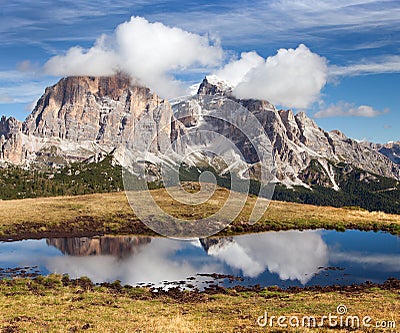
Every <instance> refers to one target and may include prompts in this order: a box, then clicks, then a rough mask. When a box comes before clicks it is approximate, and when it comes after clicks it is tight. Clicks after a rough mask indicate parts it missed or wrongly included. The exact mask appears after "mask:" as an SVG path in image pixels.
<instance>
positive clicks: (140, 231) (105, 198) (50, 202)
mask: <svg viewBox="0 0 400 333" xmlns="http://www.w3.org/2000/svg"><path fill="white" fill-rule="evenodd" d="M151 194H152V195H153V197H154V198H155V199H157V200H158V201H159V202H158V203H159V205H160V207H161V208H162V209H164V210H165V211H167V212H168V213H169V214H171V215H174V216H177V217H183V218H187V216H189V215H190V218H191V219H193V220H195V219H199V218H203V217H205V216H209V214H212V213H213V212H215V211H216V209H217V208H218V207H217V206H213V205H212V204H205V205H201V207H194V208H191V211H190V212H188V211H187V210H188V208H187V207H184V206H182V205H181V206H180V205H179V204H176V203H175V202H173V201H172V200H171V199H170V198H169V197H168V196H166V193H165V190H163V189H157V190H152V191H151ZM228 195H229V191H228V190H226V189H218V190H217V191H216V194H215V197H213V200H212V202H217V203H223V202H224V200H225V199H226V197H227V196H228ZM255 200H256V198H254V197H251V196H249V197H247V201H246V204H245V207H244V209H243V210H242V212H241V213H240V214H239V216H238V217H237V218H236V220H235V221H234V222H233V223H231V224H230V225H228V226H227V227H226V228H225V229H223V230H222V231H220V232H219V233H217V234H215V235H214V236H216V237H218V236H233V235H240V234H246V233H258V232H266V231H281V230H311V229H327V230H337V231H345V230H348V229H355V230H360V231H383V232H388V233H391V234H393V235H400V215H394V214H386V213H382V212H368V211H366V210H363V209H359V208H357V207H344V208H334V207H329V206H313V205H308V204H298V203H292V202H281V201H270V202H269V206H268V209H267V210H266V212H265V213H264V215H263V216H262V218H261V219H260V220H259V221H258V222H257V223H255V224H253V225H250V224H248V223H247V222H246V221H247V220H248V217H249V216H250V214H251V210H252V205H254V203H255ZM189 213H190V214H189ZM207 214H208V215H207ZM99 235H137V236H158V234H156V233H155V232H154V231H152V230H150V229H149V228H148V227H147V226H146V225H144V224H143V223H142V222H141V221H140V220H139V219H138V218H137V217H136V215H135V214H134V212H133V210H132V209H131V207H130V206H129V204H128V202H127V199H126V196H125V193H124V192H113V193H102V194H88V195H80V196H68V197H48V198H36V199H20V200H9V201H0V241H12V240H22V239H39V238H50V237H51V238H60V237H93V236H99Z"/></svg>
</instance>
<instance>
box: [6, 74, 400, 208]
mask: <svg viewBox="0 0 400 333" xmlns="http://www.w3.org/2000/svg"><path fill="white" fill-rule="evenodd" d="M231 91H232V89H231V87H230V85H229V84H227V83H225V82H223V81H221V80H219V79H218V78H217V77H213V76H211V77H206V78H205V79H204V80H203V81H202V83H201V84H200V86H199V88H198V95H197V97H196V98H193V99H191V100H187V99H183V100H179V99H177V100H175V101H173V102H171V103H170V102H168V101H165V100H163V99H161V98H159V97H158V96H157V95H156V94H155V93H152V92H151V91H150V90H149V89H148V88H145V87H141V86H138V85H135V84H132V82H131V80H130V79H129V78H128V77H127V76H125V75H123V74H118V75H115V76H111V77H85V76H80V77H67V78H63V79H61V80H60V81H59V82H58V83H56V84H55V85H53V86H51V87H48V88H47V89H46V90H45V93H44V94H43V96H42V97H41V98H40V99H39V101H38V102H37V104H36V107H35V108H34V110H33V111H32V113H31V114H30V115H29V116H28V117H27V119H26V120H25V121H24V122H20V121H18V120H16V119H14V118H12V117H10V118H8V119H7V118H5V117H2V118H1V120H0V165H3V166H7V165H12V166H19V167H21V168H23V169H27V170H42V171H43V172H47V174H46V176H45V177H44V178H45V179H44V180H43V184H47V183H48V181H47V178H52V177H53V176H52V174H51V173H54V170H61V171H57V172H56V175H55V176H54V178H53V179H55V180H56V179H59V181H60V183H59V184H58V183H57V184H58V185H60V187H62V184H63V183H64V184H65V182H66V178H68V177H69V176H68V175H72V176H71V177H75V178H76V173H78V174H79V173H80V172H82V171H83V170H84V169H85V168H82V167H80V166H79V165H80V164H82V163H83V164H85V165H92V164H96V163H98V162H100V161H103V160H104V158H105V157H107V156H109V157H111V158H110V159H109V160H110V163H111V165H110V167H113V166H115V165H124V163H126V160H125V157H126V154H124V152H125V149H126V148H128V150H129V152H131V155H129V158H130V159H131V161H134V160H136V161H137V160H140V159H143V152H144V151H148V153H149V154H148V155H147V159H148V163H147V168H149V170H150V172H149V174H151V177H150V178H149V180H153V181H154V180H157V179H158V178H159V175H160V173H159V171H160V170H159V164H160V163H161V161H166V162H167V163H169V164H174V163H175V164H182V163H183V165H184V166H185V168H187V170H188V171H189V172H188V174H189V176H188V178H190V177H191V176H193V175H194V176H196V172H197V171H196V172H194V174H193V172H192V171H193V170H199V169H211V170H214V171H215V172H216V173H217V174H218V175H219V176H220V178H219V179H220V180H221V182H222V183H223V184H224V182H225V183H226V180H224V177H226V173H227V170H229V171H231V172H233V173H234V174H237V175H239V176H240V177H250V178H253V179H255V180H257V177H258V174H257V170H258V169H259V165H260V160H259V159H258V156H257V154H256V151H255V149H254V147H252V145H251V144H250V143H249V140H248V139H247V138H246V137H245V136H244V135H243V134H242V133H241V132H240V131H238V130H237V129H236V128H235V126H233V125H232V124H230V123H229V122H226V121H221V120H220V119H219V120H218V119H217V118H218V116H219V115H223V114H224V112H225V114H226V113H227V112H229V111H230V110H231V109H232V108H236V107H237V106H239V107H241V108H244V109H245V110H247V111H248V112H247V114H246V113H240V112H239V113H237V114H236V113H235V114H234V116H235V117H236V118H235V119H234V120H235V122H237V123H239V124H249V122H251V117H250V116H255V117H256V119H257V120H258V122H259V123H260V124H261V125H262V127H263V129H264V131H265V133H266V136H267V137H268V139H269V142H267V141H268V140H267V141H265V140H264V141H263V142H261V143H260V146H262V147H263V148H264V149H265V150H266V151H268V152H269V153H270V154H271V157H272V158H273V160H274V164H275V170H274V176H275V178H274V181H275V182H276V183H278V184H282V185H284V186H283V187H280V188H278V189H279V191H280V192H279V191H278V192H279V193H278V194H277V195H278V196H277V198H279V199H284V200H286V199H288V200H293V201H299V202H309V203H315V202H316V203H322V204H332V200H333V199H332V198H335V199H334V200H335V202H336V201H337V202H340V203H341V204H351V205H353V204H356V205H358V204H359V203H360V202H361V204H360V205H361V206H363V205H364V204H365V200H366V199H365V198H364V199H362V200H361V199H359V198H361V196H364V197H368V200H369V201H371V202H372V203H371V204H368V205H367V204H365V205H364V206H365V207H366V208H368V209H370V208H371V209H375V208H376V207H378V208H379V207H380V203H379V202H383V201H384V202H385V205H395V204H396V203H397V205H398V202H399V200H400V199H399V198H400V195H399V194H398V192H399V193H400V187H399V180H400V161H399V143H393V144H388V145H377V144H372V143H368V142H357V141H356V140H353V139H350V138H348V137H346V136H345V135H344V134H343V133H341V132H340V131H338V130H335V131H330V132H327V131H324V130H323V129H321V128H319V127H318V126H317V124H316V123H315V122H314V121H313V120H312V119H310V118H309V117H308V116H307V115H306V114H305V113H304V112H299V113H297V114H294V113H293V112H292V111H291V110H277V109H276V108H275V106H274V105H272V104H271V103H269V102H268V101H262V100H254V99H247V100H243V99H236V98H234V97H233V96H232V95H231ZM205 133H206V134H205ZM215 133H217V134H220V136H222V137H224V138H227V139H229V141H230V142H232V143H233V144H234V146H235V147H237V149H236V150H233V149H228V148H229V147H228V148H227V146H226V145H225V143H224V144H223V145H221V140H220V139H219V137H218V135H216V134H215ZM170 146H171V148H172V149H169V147H170ZM198 147H203V148H206V150H207V149H208V150H209V151H211V152H212V151H213V150H216V152H217V154H216V153H215V152H214V153H207V152H206V153H204V152H199V151H198ZM203 150H204V149H203ZM218 155H220V156H218ZM241 155H242V156H241ZM183 157H185V158H184V159H183ZM223 160H225V161H228V162H229V163H228V164H229V165H226V163H225V164H224V162H223ZM129 163H130V162H129ZM192 167H194V169H193V168H192ZM269 167H270V166H269ZM104 168H107V167H106V166H104V165H103V166H102V167H101V171H99V174H103V173H105V174H107V171H105V170H104ZM196 168H197V169H196ZM52 170H53V171H52ZM63 170H67V171H65V172H64V171H63ZM7 172H8V171H4V172H3V175H5V176H4V179H3V182H4V185H6V186H9V183H8V181H9V180H10V179H12V182H14V184H15V183H16V182H17V179H27V178H24V177H25V176H24V177H20V174H18V173H17V174H15V172H14V171H13V172H14V174H12V175H11V176H10V174H9V173H7ZM49 172H50V174H49ZM74 173H75V174H74ZM57 174H60V175H62V177H61V176H58V175H57ZM13 177H14V178H13ZM26 177H28V176H26ZM46 177H47V178H46ZM75 178H74V182H78V179H75ZM114 179H115V177H114ZM10 181H11V180H10ZM37 181H38V180H37V179H36V180H30V182H31V184H34V183H36V182H37ZM350 184H351V185H350ZM58 185H57V186H58ZM89 185H90V186H87V184H81V186H82V188H84V189H85V191H88V189H90V188H92V189H93V190H94V189H95V188H98V187H93V186H92V185H91V184H89ZM32 186H33V187H34V185H32ZM43 186H44V185H43ZM46 186H48V185H46ZM46 186H45V187H46ZM14 187H15V186H14ZM25 187H26V186H25V185H24V186H22V187H21V188H23V189H24V190H25V189H26V188H25ZM15 188H19V187H18V186H16V187H15ZM116 188H122V184H119V185H118V184H115V182H113V185H112V189H113V190H114V189H116ZM288 189H292V190H291V191H289V190H288ZM307 189H311V190H312V191H309V190H307ZM393 189H394V190H393ZM103 190H105V189H104V188H102V191H103ZM32 191H33V192H32V193H52V192H43V190H42V189H37V188H35V190H32ZM16 193H21V191H20V190H18V191H17V190H16ZM23 193H28V192H23ZM57 193H58V192H57ZM60 193H63V192H62V191H61V192H60ZM68 193H70V192H68ZM73 193H75V192H73ZM84 193H87V192H84ZM321 193H322V194H321ZM343 193H345V195H344V194H343ZM32 195H33V194H32ZM279 195H280V196H279ZM316 195H318V196H319V195H322V197H320V198H318V200H317V199H315V198H316V197H315V196H316ZM343 195H344V196H343ZM389 196H390V197H389ZM8 197H9V196H7V198H8ZM11 197H12V196H11ZM18 197H20V196H18ZM398 197H399V198H398ZM310 198H311V199H310ZM385 207H386V206H385Z"/></svg>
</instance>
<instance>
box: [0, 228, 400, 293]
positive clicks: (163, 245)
mask: <svg viewBox="0 0 400 333" xmlns="http://www.w3.org/2000/svg"><path fill="white" fill-rule="evenodd" d="M0 267H1V268H2V270H1V272H2V273H1V276H2V277H7V275H8V274H9V272H10V270H11V271H13V268H21V267H22V268H24V267H25V270H28V271H29V269H31V270H36V271H37V272H38V273H40V274H50V273H58V274H64V273H67V274H69V276H70V277H71V278H76V277H80V276H87V277H89V278H90V279H91V280H92V281H93V282H96V283H100V282H112V281H115V280H120V281H121V282H122V283H123V284H130V285H138V284H140V283H142V284H150V283H151V284H154V285H156V286H161V285H163V283H165V282H167V281H168V282H172V281H181V283H183V282H182V281H187V282H188V283H189V282H190V284H191V285H193V286H195V287H199V288H200V289H202V287H204V286H206V285H207V283H211V282H210V281H209V280H210V278H209V277H207V276H203V275H198V274H211V273H217V274H224V275H233V276H235V277H241V278H242V279H235V280H232V279H231V280H229V279H226V278H225V279H220V280H217V281H214V283H215V282H217V283H219V284H220V285H225V286H233V285H246V286H250V285H255V284H260V285H261V286H271V285H278V286H280V287H284V288H285V287H288V286H305V285H321V286H326V285H332V284H346V285H347V284H352V283H362V282H365V281H367V280H368V281H372V282H376V283H382V282H384V281H385V280H386V279H388V278H390V277H394V278H397V279H400V238H399V237H396V236H393V235H390V234H386V233H374V232H361V231H346V232H336V231H325V230H315V231H281V232H265V233H259V234H248V235H242V236H236V237H221V238H208V239H200V240H196V241H178V240H173V239H168V238H161V237H160V238H157V237H156V238H153V237H137V236H134V237H133V236H132V237H130V236H120V237H112V236H102V237H93V238H86V237H85V238H50V239H42V240H24V241H18V242H3V243H0ZM28 267H29V269H28ZM32 267H33V268H32ZM13 275H15V274H13Z"/></svg>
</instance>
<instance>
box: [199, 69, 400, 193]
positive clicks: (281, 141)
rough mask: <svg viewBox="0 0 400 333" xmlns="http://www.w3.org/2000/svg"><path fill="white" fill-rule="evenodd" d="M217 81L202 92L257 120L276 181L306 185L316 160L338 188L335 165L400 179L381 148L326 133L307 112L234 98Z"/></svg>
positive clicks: (399, 171) (396, 167)
mask: <svg viewBox="0 0 400 333" xmlns="http://www.w3.org/2000/svg"><path fill="white" fill-rule="evenodd" d="M215 81H216V79H215V77H213V78H212V79H211V80H208V78H205V79H204V80H203V82H202V84H201V85H200V87H199V93H201V94H208V95H214V94H218V95H226V96H227V97H229V98H231V99H233V100H235V101H236V102H238V103H240V104H241V105H243V106H244V107H245V108H247V109H248V110H249V111H250V112H252V113H253V114H254V115H255V116H256V117H257V119H258V120H259V122H260V123H261V124H262V125H263V127H264V129H265V131H266V134H267V135H268V137H269V140H270V141H271V144H272V147H273V156H274V159H275V163H276V166H277V178H278V179H279V181H281V182H282V183H284V184H287V185H299V184H300V185H304V184H305V180H306V178H307V168H308V167H312V164H315V161H317V164H318V165H319V167H320V169H321V172H323V174H324V176H325V177H326V178H327V179H328V182H325V185H327V186H330V187H333V188H335V189H338V186H337V183H336V181H335V170H334V168H333V166H334V165H336V164H337V163H341V162H343V163H346V164H349V165H351V166H353V167H355V168H359V169H362V170H365V171H367V172H370V173H374V174H378V175H380V176H384V177H389V178H395V179H400V169H399V165H398V163H396V162H395V161H393V160H390V159H389V158H388V156H385V154H382V153H381V152H380V150H379V148H378V147H373V146H372V145H370V144H367V143H362V142H357V141H356V140H352V139H350V138H348V137H346V136H345V135H344V134H343V133H342V132H340V131H338V130H334V131H331V132H326V131H324V130H323V129H321V128H319V127H318V126H317V124H316V123H315V122H314V121H313V120H312V119H310V118H309V117H307V115H306V114H305V113H304V112H299V113H297V114H296V115H295V114H294V113H293V112H292V111H291V110H276V108H275V107H274V106H273V105H272V104H270V103H268V102H267V101H259V100H238V99H235V98H234V97H233V96H231V89H230V88H229V86H228V85H227V84H218V85H216V84H215ZM210 82H214V83H210ZM227 86H228V88H225V87H227ZM305 171H306V174H305V173H304V172H305Z"/></svg>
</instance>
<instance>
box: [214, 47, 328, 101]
mask: <svg viewBox="0 0 400 333" xmlns="http://www.w3.org/2000/svg"><path fill="white" fill-rule="evenodd" d="M260 58H261V57H259V58H257V54H255V53H251V54H249V53H245V54H242V58H241V59H240V60H237V61H234V62H233V63H230V64H228V65H226V66H225V67H224V68H223V69H222V70H221V73H222V74H223V75H224V77H226V78H228V77H229V75H230V76H231V77H233V79H234V80H235V81H236V82H237V85H236V87H235V88H234V89H233V94H234V95H235V96H236V97H238V98H257V99H266V100H268V101H270V102H271V103H273V104H278V105H281V106H284V107H289V108H290V107H294V108H306V107H308V106H309V105H310V104H311V103H313V102H315V101H316V100H317V99H318V97H319V94H320V92H321V89H322V88H323V87H324V86H325V84H326V81H327V74H328V67H327V61H326V59H325V58H323V57H321V56H319V55H318V54H316V53H313V52H311V51H310V49H309V48H307V47H306V46H305V45H304V44H300V45H299V46H298V47H297V48H296V49H280V50H278V52H277V54H276V55H274V56H271V57H268V58H267V59H266V60H265V61H264V60H263V61H261V60H260ZM237 69H239V70H238V71H237V74H236V76H235V74H234V73H233V74H228V73H227V72H228V70H233V71H234V70H237ZM240 76H243V77H242V78H240Z"/></svg>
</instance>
